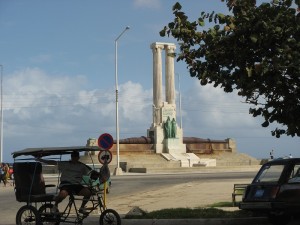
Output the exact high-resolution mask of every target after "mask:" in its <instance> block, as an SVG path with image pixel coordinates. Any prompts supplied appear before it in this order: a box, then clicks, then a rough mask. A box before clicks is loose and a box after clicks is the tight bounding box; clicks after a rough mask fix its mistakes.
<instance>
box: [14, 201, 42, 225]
mask: <svg viewBox="0 0 300 225" xmlns="http://www.w3.org/2000/svg"><path fill="white" fill-rule="evenodd" d="M16 224H17V225H41V221H40V216H39V213H38V211H37V210H36V208H35V207H33V206H31V205H24V206H22V207H21V208H20V209H19V210H18V212H17V215H16Z"/></svg>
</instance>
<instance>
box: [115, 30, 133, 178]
mask: <svg viewBox="0 0 300 225" xmlns="http://www.w3.org/2000/svg"><path fill="white" fill-rule="evenodd" d="M127 30H129V27H128V26H127V27H126V28H125V29H124V30H123V31H122V33H121V34H120V35H119V36H118V37H117V38H116V40H115V79H116V137H117V168H116V169H115V171H114V175H122V169H121V168H120V144H119V140H120V131H119V100H118V97H119V96H118V94H119V93H118V92H119V90H118V40H119V39H120V37H121V36H122V35H123V34H124V33H125V32H126V31H127Z"/></svg>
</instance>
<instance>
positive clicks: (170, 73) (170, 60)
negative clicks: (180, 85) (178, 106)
mask: <svg viewBox="0 0 300 225" xmlns="http://www.w3.org/2000/svg"><path fill="white" fill-rule="evenodd" d="M175 49H176V46H175V44H166V45H165V51H166V68H165V70H166V101H167V102H168V103H169V104H173V105H175V80H174V79H175V78H174V77H175V75H174V50H175Z"/></svg>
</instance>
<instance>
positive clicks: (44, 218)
mask: <svg viewBox="0 0 300 225" xmlns="http://www.w3.org/2000/svg"><path fill="white" fill-rule="evenodd" d="M52 208H53V204H50V203H47V204H44V205H42V206H41V207H40V208H39V210H38V212H39V214H40V221H41V222H42V224H43V225H46V224H47V225H59V223H60V214H59V211H58V209H57V211H56V213H53V212H51V209H52Z"/></svg>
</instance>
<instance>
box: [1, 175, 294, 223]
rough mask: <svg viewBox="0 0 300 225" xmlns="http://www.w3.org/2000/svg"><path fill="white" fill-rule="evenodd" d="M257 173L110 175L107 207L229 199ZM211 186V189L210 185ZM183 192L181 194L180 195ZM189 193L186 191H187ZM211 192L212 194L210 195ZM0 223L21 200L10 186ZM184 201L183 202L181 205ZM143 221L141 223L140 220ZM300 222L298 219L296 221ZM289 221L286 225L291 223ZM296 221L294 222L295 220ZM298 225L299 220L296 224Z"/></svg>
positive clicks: (11, 215) (151, 206)
mask: <svg viewBox="0 0 300 225" xmlns="http://www.w3.org/2000/svg"><path fill="white" fill-rule="evenodd" d="M255 173H256V172H223V173H220V172H219V173H189V174H187V173H183V174H160V175H157V174H156V175H153V174H152V175H148V174H143V175H138V174H136V175H134V176H132V175H124V176H117V177H115V176H113V177H112V183H113V186H112V191H111V193H110V194H109V197H108V200H109V202H108V206H109V208H113V209H115V210H116V211H118V212H119V213H120V214H121V215H123V214H125V213H127V212H128V211H129V210H130V209H131V208H132V207H133V206H140V207H141V208H143V209H146V210H148V211H152V210H153V209H161V208H168V207H169V208H170V207H178V205H177V204H179V205H180V206H182V207H197V206H199V205H201V204H202V205H205V204H209V203H214V202H219V201H223V200H230V197H231V196H230V194H231V191H232V184H233V183H240V182H241V183H245V182H250V181H251V180H252V178H253V176H254V174H255ZM55 181H56V179H55V178H53V177H52V178H47V180H46V182H47V183H53V182H54V183H55ZM212 187H213V188H212ZM183 193H184V194H183ZM187 193H189V194H187ZM212 193H213V194H212ZM0 199H1V210H0V224H1V225H4V224H5V225H12V224H15V215H16V212H17V210H18V209H19V208H20V207H21V206H22V205H24V203H19V202H16V200H15V196H14V191H13V187H6V188H3V187H0ZM185 203H186V205H184V204H185ZM98 220H99V215H97V214H94V215H91V216H90V217H89V218H88V219H87V220H86V221H84V224H90V225H96V224H99V221H98ZM141 222H142V223H141ZM170 222H171V224H173V225H176V223H177V224H181V225H183V224H189V225H192V224H197V225H201V224H205V225H210V224H212V225H218V224H230V225H234V224H239V225H240V224H247V223H248V224H249V220H247V219H245V220H242V221H241V220H239V221H238V220H212V219H211V220H203V219H202V220H192V221H186V220H182V221H179V220H175V221H170V220H159V221H151V220H147V221H134V220H130V221H129V220H123V221H122V224H123V225H135V224H154V223H155V224H157V225H160V224H161V225H166V224H169V223H170ZM298 222H299V221H298ZM252 224H256V225H260V224H261V225H263V224H264V225H266V224H268V223H267V222H266V220H260V221H256V222H254V223H252ZM292 224H293V223H290V224H289V225H292ZM294 224H296V223H294ZM297 224H299V223H297Z"/></svg>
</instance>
